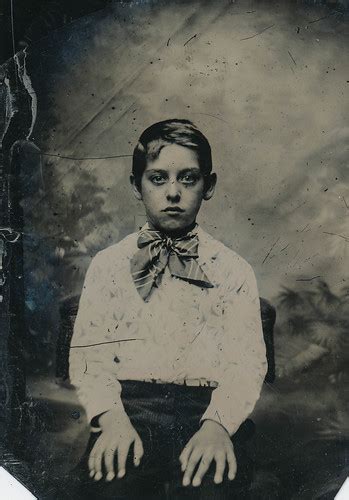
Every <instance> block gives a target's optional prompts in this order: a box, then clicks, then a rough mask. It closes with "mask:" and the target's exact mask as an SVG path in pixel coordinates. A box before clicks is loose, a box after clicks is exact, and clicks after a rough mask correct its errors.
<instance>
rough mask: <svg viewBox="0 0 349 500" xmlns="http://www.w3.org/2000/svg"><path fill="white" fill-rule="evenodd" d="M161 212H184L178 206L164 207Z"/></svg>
mask: <svg viewBox="0 0 349 500" xmlns="http://www.w3.org/2000/svg"><path fill="white" fill-rule="evenodd" d="M163 212H168V213H171V212H172V213H174V212H176V213H179V212H184V210H183V209H182V208H180V207H166V208H165V209H164V210H163Z"/></svg>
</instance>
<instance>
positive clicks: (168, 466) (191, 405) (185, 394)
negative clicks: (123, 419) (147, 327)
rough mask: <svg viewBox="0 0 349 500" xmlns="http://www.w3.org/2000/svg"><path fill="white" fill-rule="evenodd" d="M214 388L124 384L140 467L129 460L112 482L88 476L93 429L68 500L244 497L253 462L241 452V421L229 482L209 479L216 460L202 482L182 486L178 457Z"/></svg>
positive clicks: (221, 499) (197, 425) (94, 437)
mask: <svg viewBox="0 0 349 500" xmlns="http://www.w3.org/2000/svg"><path fill="white" fill-rule="evenodd" d="M212 390H213V389H212V388H209V387H187V386H182V385H175V384H156V383H149V382H137V381H124V382H122V401H123V404H124V407H125V410H126V413H127V414H128V416H129V418H130V420H131V422H132V424H133V426H134V427H135V429H136V430H137V432H138V433H139V435H140V437H141V439H142V442H143V447H144V455H143V458H142V461H141V465H140V466H139V467H137V468H136V467H134V465H133V463H132V456H133V450H130V453H129V457H128V460H127V468H126V476H125V477H124V478H122V479H117V478H115V479H114V480H113V481H111V482H106V481H105V480H104V478H103V479H101V480H100V481H98V482H95V481H93V479H90V478H89V471H88V466H87V460H88V456H89V453H90V451H91V449H92V447H93V445H94V443H95V442H96V440H97V439H98V436H99V435H100V434H99V433H91V436H90V439H89V442H88V446H87V449H86V452H85V453H84V456H83V457H82V459H81V461H80V463H79V465H78V467H77V468H76V469H75V471H74V475H75V481H76V483H77V485H78V487H77V491H76V493H75V494H73V496H71V498H81V499H84V500H88V499H91V500H92V499H93V500H95V499H96V500H97V499H101V500H102V499H103V500H104V499H114V500H117V499H127V500H128V499H130V500H136V499H142V500H143V499H149V500H150V499H151V500H155V499H158V500H166V499H171V500H172V499H173V500H175V499H193V500H194V499H195V500H205V499H210V500H212V499H217V500H218V499H219V500H226V499H234V498H236V499H239V500H240V499H247V498H249V495H248V487H249V484H250V480H251V466H250V464H249V462H248V460H247V458H246V456H245V454H244V447H243V444H244V442H245V441H246V438H247V436H246V428H244V425H242V426H241V427H240V429H239V431H238V432H237V433H236V434H235V436H234V437H233V443H234V450H235V455H236V459H237V467H238V472H237V476H236V478H235V479H234V480H233V481H229V480H228V479H227V469H226V471H225V474H224V481H223V483H221V484H220V485H216V484H214V482H213V477H214V473H215V463H214V464H213V465H212V466H211V468H210V469H209V471H208V472H207V473H206V475H205V476H204V479H203V481H202V484H201V486H199V487H193V486H187V487H183V486H182V479H183V473H182V472H181V470H180V462H179V455H180V454H181V452H182V450H183V448H184V446H185V445H186V444H187V442H188V441H189V439H190V438H191V437H192V436H193V434H195V432H196V431H197V430H198V429H199V428H200V418H201V416H202V415H203V413H204V411H205V409H206V408H207V406H208V404H209V402H210V397H211V392H212Z"/></svg>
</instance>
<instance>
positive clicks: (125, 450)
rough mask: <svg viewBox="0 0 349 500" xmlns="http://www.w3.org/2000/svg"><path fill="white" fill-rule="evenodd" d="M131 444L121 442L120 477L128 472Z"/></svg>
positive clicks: (119, 451)
mask: <svg viewBox="0 0 349 500" xmlns="http://www.w3.org/2000/svg"><path fill="white" fill-rule="evenodd" d="M129 448H130V444H129V443H127V444H126V445H125V444H121V445H120V446H119V447H118V478H119V479H121V478H122V477H124V475H125V474H126V460H127V455H128V450H129Z"/></svg>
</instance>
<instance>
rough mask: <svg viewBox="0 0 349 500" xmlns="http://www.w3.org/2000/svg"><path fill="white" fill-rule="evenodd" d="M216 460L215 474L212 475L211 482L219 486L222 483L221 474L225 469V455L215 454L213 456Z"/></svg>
mask: <svg viewBox="0 0 349 500" xmlns="http://www.w3.org/2000/svg"><path fill="white" fill-rule="evenodd" d="M215 460H216V473H215V475H214V478H213V481H214V482H215V483H216V484H219V483H221V482H222V481H223V474H224V469H225V453H217V455H216V456H215Z"/></svg>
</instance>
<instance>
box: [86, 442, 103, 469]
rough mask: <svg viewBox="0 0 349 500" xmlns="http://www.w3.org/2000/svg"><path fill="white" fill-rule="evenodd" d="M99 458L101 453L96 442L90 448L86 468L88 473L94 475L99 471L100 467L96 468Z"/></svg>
mask: <svg viewBox="0 0 349 500" xmlns="http://www.w3.org/2000/svg"><path fill="white" fill-rule="evenodd" d="M100 456H101V451H100V446H99V442H98V441H96V443H95V445H94V447H93V448H92V450H91V452H90V455H89V457H88V468H89V470H90V472H93V473H94V474H95V473H96V472H97V471H100V470H101V467H100V466H99V468H98V464H99V458H98V457H100Z"/></svg>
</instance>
